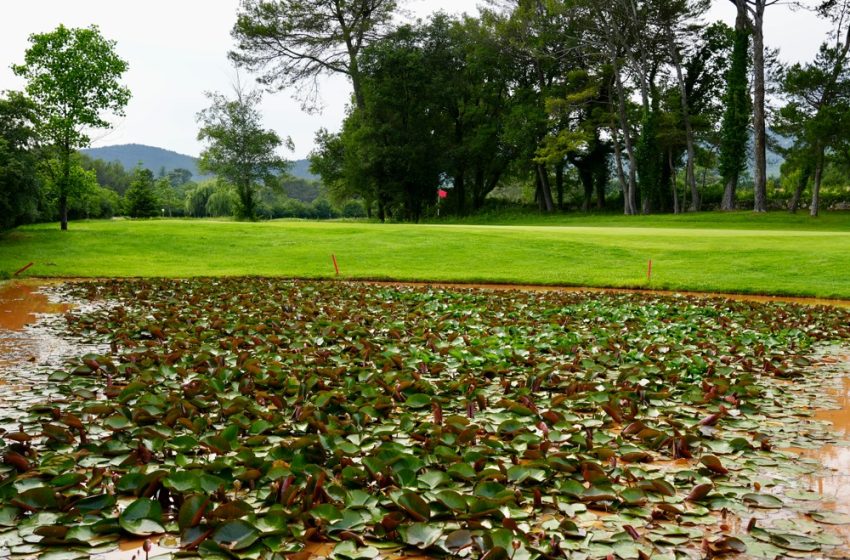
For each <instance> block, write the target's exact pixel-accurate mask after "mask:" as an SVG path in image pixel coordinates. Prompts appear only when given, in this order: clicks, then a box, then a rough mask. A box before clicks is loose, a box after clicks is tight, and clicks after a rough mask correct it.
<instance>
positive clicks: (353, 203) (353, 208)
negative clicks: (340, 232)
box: [340, 200, 366, 218]
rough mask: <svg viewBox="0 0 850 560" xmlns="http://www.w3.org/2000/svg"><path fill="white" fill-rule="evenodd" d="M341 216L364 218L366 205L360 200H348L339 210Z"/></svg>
mask: <svg viewBox="0 0 850 560" xmlns="http://www.w3.org/2000/svg"><path fill="white" fill-rule="evenodd" d="M340 214H341V215H342V217H343V218H365V217H366V206H365V205H364V204H363V201H362V200H349V201H348V202H346V203H345V205H344V206H343V207H342V209H341V210H340Z"/></svg>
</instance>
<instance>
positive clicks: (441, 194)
mask: <svg viewBox="0 0 850 560" xmlns="http://www.w3.org/2000/svg"><path fill="white" fill-rule="evenodd" d="M437 196H438V197H440V198H446V197H447V196H449V193H448V191H445V190H443V189H437Z"/></svg>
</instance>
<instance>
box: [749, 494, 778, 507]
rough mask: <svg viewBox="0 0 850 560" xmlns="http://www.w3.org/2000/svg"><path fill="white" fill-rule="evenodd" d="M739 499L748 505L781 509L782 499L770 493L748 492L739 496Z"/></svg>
mask: <svg viewBox="0 0 850 560" xmlns="http://www.w3.org/2000/svg"><path fill="white" fill-rule="evenodd" d="M741 499H742V500H743V501H744V503H745V504H747V505H748V506H750V507H755V508H762V509H782V506H783V503H782V500H780V499H779V498H777V497H776V496H772V495H770V494H755V493H749V494H744V495H743V496H741Z"/></svg>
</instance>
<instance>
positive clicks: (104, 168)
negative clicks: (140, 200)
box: [81, 153, 133, 196]
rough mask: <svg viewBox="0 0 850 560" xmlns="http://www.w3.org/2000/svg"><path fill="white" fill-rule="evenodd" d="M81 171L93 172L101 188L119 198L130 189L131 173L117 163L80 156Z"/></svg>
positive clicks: (85, 155)
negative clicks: (111, 191)
mask: <svg viewBox="0 0 850 560" xmlns="http://www.w3.org/2000/svg"><path fill="white" fill-rule="evenodd" d="M81 165H82V166H83V169H87V170H91V171H94V172H95V175H96V176H97V182H98V184H99V185H100V186H101V187H106V188H109V189H112V190H113V191H115V192H116V193H118V194H119V195H121V196H124V193H126V192H127V189H128V188H130V182H131V181H132V180H133V173H132V172H131V171H127V170H126V169H125V168H124V166H123V165H122V164H121V162H119V161H111V162H106V161H104V160H102V159H92V157H91V156H89V155H87V154H86V153H82V154H81Z"/></svg>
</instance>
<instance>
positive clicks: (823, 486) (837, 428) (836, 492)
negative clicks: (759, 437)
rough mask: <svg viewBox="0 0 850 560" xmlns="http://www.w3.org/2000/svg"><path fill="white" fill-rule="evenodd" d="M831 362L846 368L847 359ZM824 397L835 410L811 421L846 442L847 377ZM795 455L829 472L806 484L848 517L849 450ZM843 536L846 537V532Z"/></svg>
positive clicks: (849, 429) (849, 420)
mask: <svg viewBox="0 0 850 560" xmlns="http://www.w3.org/2000/svg"><path fill="white" fill-rule="evenodd" d="M827 360H828V361H832V359H829V358H828V359H827ZM834 360H835V361H836V362H838V363H843V364H850V356H836V357H835V358H834ZM848 369H850V368H848ZM828 394H829V396H830V397H832V398H833V399H835V402H836V404H837V405H838V407H839V408H838V409H835V410H833V409H822V410H817V411H815V416H814V417H815V419H817V420H822V421H824V422H829V423H830V424H832V428H833V431H834V433H835V435H836V437H837V438H838V439H839V440H842V441H850V377H845V378H843V379H842V380H841V383H840V385H839V386H838V387H835V388H832V389H829V390H828ZM799 453H800V455H801V456H803V457H810V458H812V459H816V460H818V461H819V462H821V463H822V464H823V465H824V466H825V467H827V468H828V469H830V470H831V471H832V472H831V473H830V474H828V475H826V476H818V477H811V478H810V479H809V480H808V482H809V484H810V485H811V490H813V491H815V492H818V493H819V494H821V495H822V496H823V497H824V498H826V499H828V500H829V501H828V502H827V503H826V504H825V505H827V506H829V507H832V508H834V509H835V510H836V511H840V512H842V513H847V514H850V446H848V445H824V446H823V447H821V448H819V449H801V450H799ZM847 532H848V535H850V528H848V530H847Z"/></svg>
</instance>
